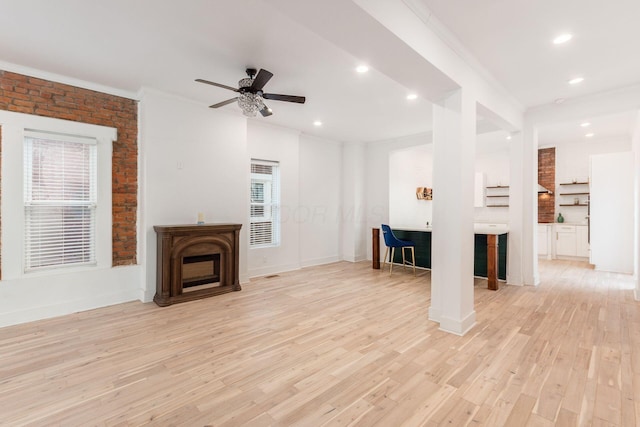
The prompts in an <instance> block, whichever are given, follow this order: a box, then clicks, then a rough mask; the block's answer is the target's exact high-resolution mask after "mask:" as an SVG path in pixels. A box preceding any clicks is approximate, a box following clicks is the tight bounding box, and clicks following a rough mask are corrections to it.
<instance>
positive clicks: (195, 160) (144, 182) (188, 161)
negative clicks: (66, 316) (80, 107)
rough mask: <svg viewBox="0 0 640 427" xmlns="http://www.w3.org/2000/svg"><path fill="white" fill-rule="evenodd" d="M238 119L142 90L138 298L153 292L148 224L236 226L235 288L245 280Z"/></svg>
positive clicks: (241, 126) (241, 121) (243, 154)
mask: <svg viewBox="0 0 640 427" xmlns="http://www.w3.org/2000/svg"><path fill="white" fill-rule="evenodd" d="M246 129H247V127H246V119H245V118H243V117H242V116H237V115H233V114H227V113H224V112H220V111H215V110H212V109H210V108H207V107H206V106H203V105H200V104H196V103H192V102H189V101H186V100H184V99H181V98H177V97H174V96H171V95H167V94H164V93H161V92H157V91H154V90H150V89H145V90H144V92H143V93H142V97H141V101H140V141H141V143H140V145H141V160H142V164H141V170H140V175H141V179H140V183H141V193H142V210H141V225H142V233H141V239H143V241H144V244H143V248H144V249H143V251H142V252H143V253H142V254H140V257H139V259H141V260H142V261H143V262H144V270H145V280H144V283H143V284H142V289H141V295H140V298H141V299H142V300H143V301H150V300H151V299H152V298H153V295H154V294H155V289H156V234H155V231H154V230H153V226H154V225H172V224H195V223H196V221H197V215H198V212H202V213H204V217H205V222H207V223H236V224H242V229H241V231H240V239H241V245H240V281H241V282H245V281H246V280H247V278H248V275H247V245H246V244H245V242H246V239H247V232H248V217H249V214H248V212H249V198H248V192H249V156H248V154H247V143H246V141H247V130H246Z"/></svg>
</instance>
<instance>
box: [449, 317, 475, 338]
mask: <svg viewBox="0 0 640 427" xmlns="http://www.w3.org/2000/svg"><path fill="white" fill-rule="evenodd" d="M475 324H476V312H475V311H472V312H471V313H469V314H467V315H466V316H465V317H464V318H463V319H452V318H450V317H446V316H441V317H440V330H441V331H444V332H449V333H450V334H455V335H459V336H463V335H464V334H466V333H467V332H469V330H470V329H471V328H473V326H474V325H475Z"/></svg>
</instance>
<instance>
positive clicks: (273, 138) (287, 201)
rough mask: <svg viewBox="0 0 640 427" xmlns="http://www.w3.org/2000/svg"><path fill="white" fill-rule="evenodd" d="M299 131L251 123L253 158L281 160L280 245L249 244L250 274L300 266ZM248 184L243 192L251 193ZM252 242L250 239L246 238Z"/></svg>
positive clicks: (250, 142) (249, 133)
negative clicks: (297, 218)
mask: <svg viewBox="0 0 640 427" xmlns="http://www.w3.org/2000/svg"><path fill="white" fill-rule="evenodd" d="M299 135H300V133H299V132H298V131H293V130H287V129H284V128H281V127H276V126H271V125H268V124H262V123H259V122H257V121H255V120H251V121H249V123H248V128H247V147H248V153H249V157H250V158H254V159H261V160H269V161H274V162H279V163H280V220H281V222H280V245H279V246H277V247H267V248H249V252H248V269H249V276H250V277H254V276H261V275H264V274H272V273H278V272H281V271H288V270H295V269H297V268H300V227H299V226H298V223H297V221H296V217H297V215H298V213H299V206H300V197H299V196H300V195H299V191H298V187H299V185H298V183H299V181H300V177H299V167H300V165H299V156H300V154H299ZM248 188H249V187H248V186H247V187H245V190H244V192H243V194H245V195H246V194H247V192H248ZM244 243H245V245H247V246H248V244H249V241H248V239H245V240H244Z"/></svg>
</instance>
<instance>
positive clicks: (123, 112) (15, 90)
mask: <svg viewBox="0 0 640 427" xmlns="http://www.w3.org/2000/svg"><path fill="white" fill-rule="evenodd" d="M0 109H2V110H7V111H15V112H19V113H25V114H33V115H38V116H44V117H53V118H57V119H65V120H72V121H76V122H83V123H89V124H94V125H101V126H109V127H114V128H116V129H117V130H118V140H117V141H114V142H113V157H112V187H111V188H112V192H113V195H112V197H113V201H112V214H113V218H112V221H113V230H112V238H113V255H112V259H113V265H114V266H115V265H129V264H135V263H136V262H137V260H136V257H137V254H136V249H137V235H136V220H137V210H138V199H137V194H138V141H137V138H138V106H137V102H136V101H135V100H132V99H128V98H122V97H119V96H115V95H108V94H106V93H101V92H95V91H92V90H89V89H82V88H79V87H75V86H70V85H66V84H62V83H56V82H52V81H48V80H43V79H38V78H35V77H29V76H25V75H22V74H16V73H11V72H8V71H2V70H0ZM0 155H1V153H0Z"/></svg>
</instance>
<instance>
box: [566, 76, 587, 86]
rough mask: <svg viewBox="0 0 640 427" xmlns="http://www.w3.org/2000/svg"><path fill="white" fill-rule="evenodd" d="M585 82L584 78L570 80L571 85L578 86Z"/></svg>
mask: <svg viewBox="0 0 640 427" xmlns="http://www.w3.org/2000/svg"><path fill="white" fill-rule="evenodd" d="M583 81H584V77H575V78H573V79H571V80H569V84H570V85H577V84H578V83H582V82H583Z"/></svg>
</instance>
